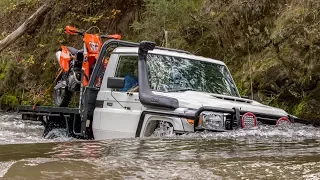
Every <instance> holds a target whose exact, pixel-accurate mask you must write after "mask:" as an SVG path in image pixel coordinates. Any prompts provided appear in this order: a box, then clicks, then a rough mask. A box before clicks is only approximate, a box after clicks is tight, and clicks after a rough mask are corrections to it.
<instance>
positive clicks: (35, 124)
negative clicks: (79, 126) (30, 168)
mask: <svg viewBox="0 0 320 180" xmlns="http://www.w3.org/2000/svg"><path fill="white" fill-rule="evenodd" d="M43 131H44V127H43V125H42V124H41V122H39V121H29V120H22V119H21V116H20V115H18V114H16V113H11V114H6V113H0V144H25V143H43V142H58V141H69V140H71V139H72V138H69V137H67V136H66V133H63V131H61V130H54V131H53V132H51V133H50V135H51V137H52V138H51V139H46V138H43V137H42V134H43ZM48 137H49V136H48Z"/></svg>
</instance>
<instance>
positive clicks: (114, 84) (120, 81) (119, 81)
mask: <svg viewBox="0 0 320 180" xmlns="http://www.w3.org/2000/svg"><path fill="white" fill-rule="evenodd" d="M123 87H124V78H119V77H108V82H107V88H111V89H121V88H123Z"/></svg>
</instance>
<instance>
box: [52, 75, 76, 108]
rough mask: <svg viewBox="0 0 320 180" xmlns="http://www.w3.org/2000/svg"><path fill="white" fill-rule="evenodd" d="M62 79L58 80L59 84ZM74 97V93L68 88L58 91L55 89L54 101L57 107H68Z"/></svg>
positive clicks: (58, 89) (61, 88)
mask: <svg viewBox="0 0 320 180" xmlns="http://www.w3.org/2000/svg"><path fill="white" fill-rule="evenodd" d="M61 82H62V79H61V78H60V79H59V80H57V83H56V85H57V84H59V83H61ZM71 97H72V92H71V91H69V90H68V86H65V87H60V88H57V89H54V92H53V99H54V104H55V106H57V107H68V105H69V103H70V101H71Z"/></svg>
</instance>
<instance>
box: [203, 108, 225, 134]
mask: <svg viewBox="0 0 320 180" xmlns="http://www.w3.org/2000/svg"><path fill="white" fill-rule="evenodd" d="M199 127H201V128H204V129H208V130H225V115H224V114H223V113H217V112H212V111H203V112H202V113H201V114H200V120H199Z"/></svg>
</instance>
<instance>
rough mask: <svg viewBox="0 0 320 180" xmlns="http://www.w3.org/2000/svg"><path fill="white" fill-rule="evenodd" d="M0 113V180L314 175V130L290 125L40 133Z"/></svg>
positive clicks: (319, 132)
mask: <svg viewBox="0 0 320 180" xmlns="http://www.w3.org/2000/svg"><path fill="white" fill-rule="evenodd" d="M42 131H43V128H42V126H41V124H40V123H39V122H33V121H23V120H21V119H20V116H18V115H16V114H0V179H319V178H320V155H319V152H320V146H319V145H320V144H319V138H320V129H317V128H314V127H311V126H304V125H292V126H290V127H282V128H275V127H268V126H261V127H259V128H258V129H255V130H238V131H233V132H227V133H197V134H190V135H184V136H179V137H168V138H161V139H159V138H146V139H116V140H106V141H80V140H75V139H72V138H68V137H65V136H63V134H61V136H60V137H58V138H56V139H50V140H48V139H44V138H42V137H41V135H42Z"/></svg>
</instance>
